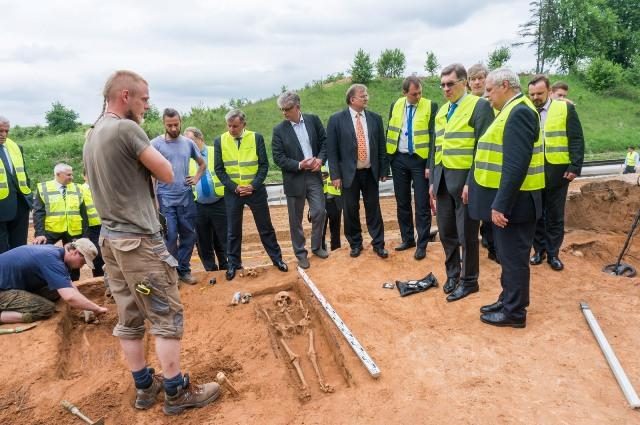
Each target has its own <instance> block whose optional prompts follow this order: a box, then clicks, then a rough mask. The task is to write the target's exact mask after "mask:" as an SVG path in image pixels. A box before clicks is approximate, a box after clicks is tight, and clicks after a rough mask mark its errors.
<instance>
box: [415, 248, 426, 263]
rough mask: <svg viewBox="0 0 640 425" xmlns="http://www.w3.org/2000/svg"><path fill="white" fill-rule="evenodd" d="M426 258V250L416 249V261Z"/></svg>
mask: <svg viewBox="0 0 640 425" xmlns="http://www.w3.org/2000/svg"><path fill="white" fill-rule="evenodd" d="M426 256H427V249H426V248H416V253H415V254H413V258H415V259H416V260H424V258H425V257H426Z"/></svg>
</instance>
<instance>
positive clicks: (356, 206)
mask: <svg viewBox="0 0 640 425" xmlns="http://www.w3.org/2000/svg"><path fill="white" fill-rule="evenodd" d="M360 193H362V201H363V202H364V213H365V217H366V220H367V230H368V231H369V235H370V236H371V239H372V240H371V245H373V246H374V247H375V248H384V223H383V222H382V211H381V210H380V192H379V187H378V181H377V180H376V179H375V178H374V177H373V173H372V172H371V169H370V168H363V169H361V170H356V175H355V176H354V178H353V182H352V183H351V187H349V188H342V202H343V205H344V208H343V209H342V212H343V215H344V235H345V236H346V238H347V241H349V245H350V246H351V248H356V247H362V226H361V225H360Z"/></svg>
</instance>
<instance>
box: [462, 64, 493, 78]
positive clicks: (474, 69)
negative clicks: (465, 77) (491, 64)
mask: <svg viewBox="0 0 640 425" xmlns="http://www.w3.org/2000/svg"><path fill="white" fill-rule="evenodd" d="M488 73H489V70H488V69H487V67H486V66H484V65H483V64H481V63H477V64H475V65H471V67H470V68H469V70H468V71H467V74H469V78H473V77H475V76H476V75H479V74H482V76H483V77H486V76H487V74H488Z"/></svg>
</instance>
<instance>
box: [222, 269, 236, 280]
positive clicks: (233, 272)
mask: <svg viewBox="0 0 640 425" xmlns="http://www.w3.org/2000/svg"><path fill="white" fill-rule="evenodd" d="M224 275H225V277H226V278H227V280H233V278H234V277H236V268H235V267H234V266H229V268H228V269H227V271H226V272H225V273H224Z"/></svg>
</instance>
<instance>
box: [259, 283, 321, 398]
mask: <svg viewBox="0 0 640 425" xmlns="http://www.w3.org/2000/svg"><path fill="white" fill-rule="evenodd" d="M273 303H274V305H275V306H276V309H275V313H274V314H271V315H270V314H269V312H268V311H267V309H266V308H264V307H262V308H261V312H262V314H264V316H265V318H266V319H267V323H268V324H269V326H271V327H272V328H273V329H274V330H275V332H276V333H277V334H278V336H279V339H278V341H279V342H280V345H281V346H282V348H283V349H284V350H285V351H286V352H287V355H288V356H289V362H290V363H291V365H292V366H293V368H294V369H295V371H296V374H297V375H298V378H299V379H300V384H301V388H300V398H301V399H303V400H308V399H309V398H311V394H310V393H309V385H308V384H307V380H306V379H305V376H304V373H303V372H302V367H301V366H300V360H299V356H298V355H297V354H296V353H295V352H294V351H293V350H292V349H291V347H290V346H289V345H288V344H287V343H286V341H285V338H293V337H294V336H295V335H304V334H305V333H307V334H308V335H309V349H308V350H307V357H308V358H309V361H310V362H311V364H312V365H313V370H314V372H315V375H316V378H317V379H318V384H319V385H320V389H321V390H322V391H323V392H325V393H332V392H334V388H333V387H332V386H331V385H329V384H327V383H326V382H325V380H324V378H323V376H322V372H321V371H320V365H319V364H318V356H317V353H316V350H315V343H314V333H313V330H311V329H309V326H310V325H311V318H310V316H309V309H307V308H305V307H304V304H303V303H302V300H298V303H297V304H294V302H293V300H292V298H291V296H290V295H289V293H288V292H287V291H280V292H278V293H277V294H276V295H275V296H274V298H273ZM295 310H297V313H298V314H299V315H301V316H302V318H301V319H300V320H298V321H297V322H296V321H295V320H294V319H293V316H292V313H295V312H296V311H295ZM279 317H280V318H281V319H280V320H278V318H279ZM282 318H283V319H282Z"/></svg>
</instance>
